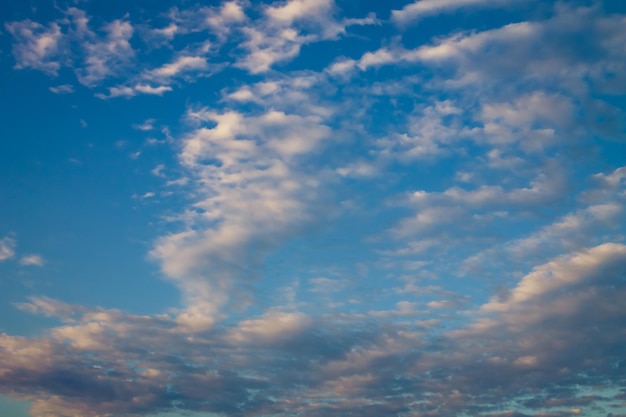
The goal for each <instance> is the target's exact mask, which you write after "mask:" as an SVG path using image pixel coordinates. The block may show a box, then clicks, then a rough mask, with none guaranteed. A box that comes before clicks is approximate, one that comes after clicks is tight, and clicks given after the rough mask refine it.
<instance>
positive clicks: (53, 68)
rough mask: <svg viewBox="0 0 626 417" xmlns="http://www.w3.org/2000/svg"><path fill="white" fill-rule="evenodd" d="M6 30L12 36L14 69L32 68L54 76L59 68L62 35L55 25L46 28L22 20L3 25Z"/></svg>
mask: <svg viewBox="0 0 626 417" xmlns="http://www.w3.org/2000/svg"><path fill="white" fill-rule="evenodd" d="M5 27H6V29H7V30H8V31H9V33H11V35H13V56H14V57H15V61H16V63H15V67H16V68H18V69H19V68H34V69H38V70H40V71H43V72H46V73H49V74H51V75H56V74H57V71H58V70H59V68H60V67H61V64H60V62H59V59H60V57H59V54H60V52H61V50H60V48H61V43H62V40H63V34H62V33H61V28H60V27H59V25H58V24H57V23H50V24H49V25H48V27H47V28H46V27H45V26H43V25H41V24H39V23H36V22H33V21H31V20H23V21H21V22H10V23H6V24H5Z"/></svg>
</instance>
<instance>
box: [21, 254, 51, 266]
mask: <svg viewBox="0 0 626 417" xmlns="http://www.w3.org/2000/svg"><path fill="white" fill-rule="evenodd" d="M45 263H46V261H45V259H44V258H42V257H41V255H35V254H33V255H24V256H22V257H21V258H20V265H23V266H44V264H45Z"/></svg>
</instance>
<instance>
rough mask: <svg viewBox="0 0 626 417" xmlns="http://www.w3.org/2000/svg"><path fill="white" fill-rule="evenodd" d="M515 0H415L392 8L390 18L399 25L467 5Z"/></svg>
mask: <svg viewBox="0 0 626 417" xmlns="http://www.w3.org/2000/svg"><path fill="white" fill-rule="evenodd" d="M514 1H517V0H417V1H415V2H414V3H411V4H408V5H406V6H404V7H403V8H402V9H401V10H393V11H392V12H391V19H392V20H393V21H394V22H395V23H396V24H399V25H406V24H408V23H410V22H412V21H415V20H418V19H421V18H424V17H426V16H432V15H436V14H440V13H449V12H454V11H456V10H458V9H461V8H466V7H467V8H469V7H478V6H482V7H499V6H505V5H507V4H509V3H512V2H514Z"/></svg>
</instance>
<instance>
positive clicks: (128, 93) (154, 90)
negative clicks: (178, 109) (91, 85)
mask: <svg viewBox="0 0 626 417" xmlns="http://www.w3.org/2000/svg"><path fill="white" fill-rule="evenodd" d="M168 91H172V87H170V86H167V85H159V86H156V87H154V86H152V85H150V84H136V85H134V86H132V87H127V86H120V87H109V94H108V95H106V94H100V93H98V94H96V97H98V98H102V99H107V98H114V97H134V96H136V95H138V94H147V95H153V96H162V95H163V94H164V93H167V92H168Z"/></svg>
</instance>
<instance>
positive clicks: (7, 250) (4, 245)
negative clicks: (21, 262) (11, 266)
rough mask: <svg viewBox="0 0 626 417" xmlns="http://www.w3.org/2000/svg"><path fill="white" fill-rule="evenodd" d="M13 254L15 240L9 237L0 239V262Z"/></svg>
mask: <svg viewBox="0 0 626 417" xmlns="http://www.w3.org/2000/svg"><path fill="white" fill-rule="evenodd" d="M14 256H15V240H14V239H13V238H11V237H8V236H7V237H3V238H2V239H0V262H2V261H6V260H7V259H11V258H13V257H14Z"/></svg>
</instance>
